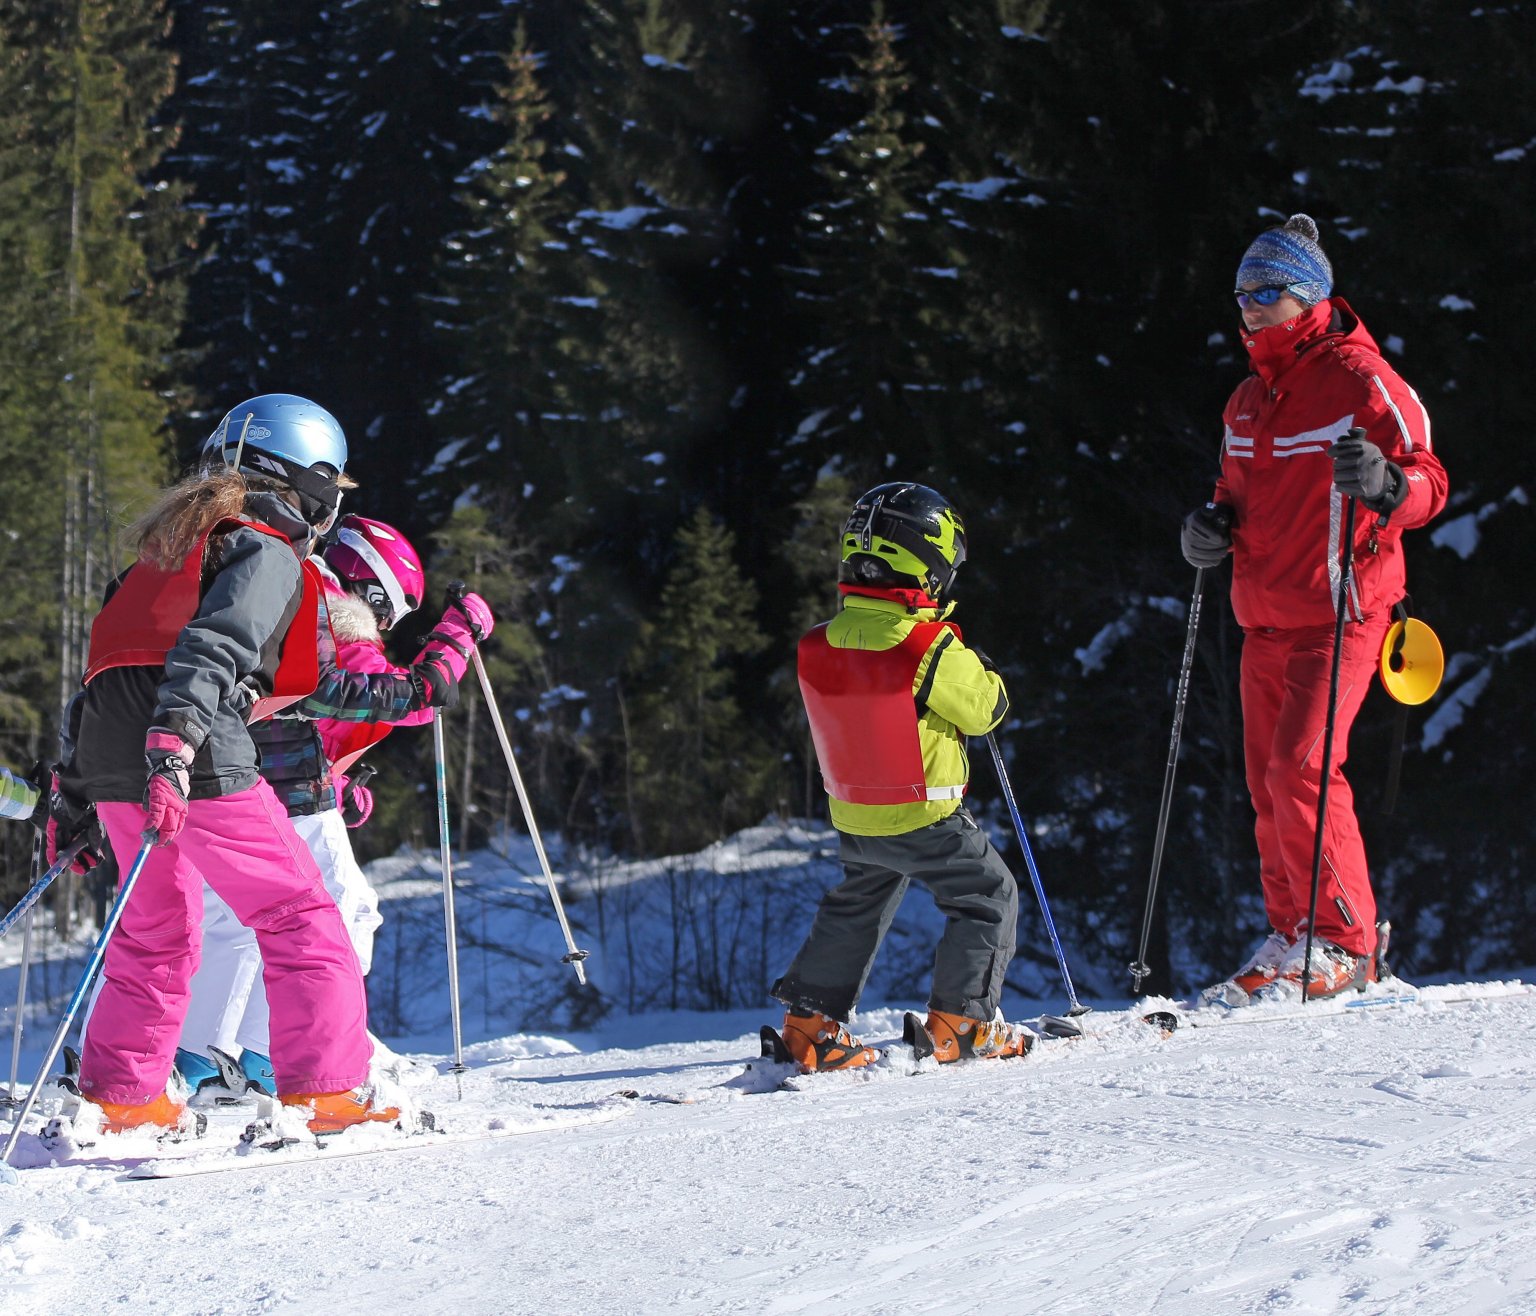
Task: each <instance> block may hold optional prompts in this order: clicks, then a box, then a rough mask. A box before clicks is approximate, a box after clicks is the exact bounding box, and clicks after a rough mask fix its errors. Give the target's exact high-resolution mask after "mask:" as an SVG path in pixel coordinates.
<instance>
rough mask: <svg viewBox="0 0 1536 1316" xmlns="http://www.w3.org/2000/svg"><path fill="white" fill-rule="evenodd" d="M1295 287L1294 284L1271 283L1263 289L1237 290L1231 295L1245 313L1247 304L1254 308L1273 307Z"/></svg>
mask: <svg viewBox="0 0 1536 1316" xmlns="http://www.w3.org/2000/svg"><path fill="white" fill-rule="evenodd" d="M1295 286H1296V285H1295V284H1294V283H1271V284H1269V285H1268V286H1267V287H1263V288H1237V289H1234V290H1233V293H1232V295H1233V296H1234V297H1236V298H1237V304H1238V305H1239V306H1240V307H1242V309H1243V310H1245V311H1246V310H1247V309H1248V303H1249V302H1252V303H1253V304H1254V305H1255V306H1273V305H1274V304H1275V303H1276V302H1278V301H1279V300H1280V298H1281V297H1282V296H1283V295H1284V294H1285V293H1288V292H1290V290H1291V289H1292V288H1294V287H1295Z"/></svg>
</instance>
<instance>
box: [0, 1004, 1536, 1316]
mask: <svg viewBox="0 0 1536 1316" xmlns="http://www.w3.org/2000/svg"><path fill="white" fill-rule="evenodd" d="M1431 997H1433V993H1431ZM1039 1005H1044V1006H1046V1007H1047V1008H1058V1009H1059V1008H1060V1002H1043V1003H1038V1004H1037V1007H1036V1008H1039ZM900 1018H901V1017H900V1011H899V1009H897V1008H894V1007H892V1008H878V1009H866V1010H865V1011H864V1012H863V1014H862V1016H861V1017H860V1019H859V1020H858V1023H859V1026H860V1028H861V1030H862V1032H863V1034H864V1036H865V1037H866V1039H869V1040H875V1041H881V1042H885V1043H888V1044H891V1045H892V1047H893V1050H892V1052H891V1054H890V1058H889V1059H888V1061H887V1062H886V1063H885V1064H884V1065H883V1066H881V1067H880V1068H878V1069H876V1070H875V1071H873V1072H869V1073H865V1074H850V1075H822V1076H817V1077H812V1078H806V1079H798V1080H795V1082H796V1083H797V1084H798V1090H791V1091H785V1090H779V1089H777V1088H772V1087H771V1084H772V1082H773V1080H774V1079H775V1078H777V1077H780V1076H781V1071H779V1070H777V1069H768V1070H764V1069H763V1067H762V1066H761V1065H759V1066H757V1067H755V1068H754V1070H752V1071H745V1070H744V1066H745V1063H746V1062H747V1061H749V1060H750V1059H751V1058H752V1057H753V1056H754V1055H755V1053H756V1051H757V1037H756V1030H757V1027H758V1025H759V1024H760V1023H762V1022H765V1021H770V1020H771V1019H772V1016H771V1015H770V1014H769V1013H768V1011H766V1010H765V1011H763V1012H761V1013H738V1014H708V1015H706V1014H653V1015H648V1016H643V1017H636V1018H621V1019H617V1020H614V1021H613V1022H612V1023H611V1024H609V1025H607V1026H606V1027H604V1028H603V1029H602V1030H600V1031H598V1032H596V1033H592V1034H586V1035H576V1034H572V1035H570V1036H566V1037H544V1036H532V1035H518V1036H509V1037H505V1038H500V1039H496V1040H491V1041H482V1042H478V1043H476V1044H474V1045H473V1046H471V1047H469V1048H468V1049H467V1051H466V1061H467V1064H468V1072H467V1073H466V1074H464V1075H463V1076H462V1091H463V1095H462V1097H460V1096H459V1093H458V1082H459V1080H458V1079H456V1078H455V1077H454V1076H453V1075H451V1074H448V1073H447V1072H446V1070H447V1068H448V1061H447V1059H446V1058H445V1057H444V1056H442V1055H426V1054H419V1055H417V1056H416V1057H415V1058H416V1059H417V1060H418V1061H419V1062H420V1063H421V1064H422V1066H423V1067H424V1068H423V1070H421V1071H418V1072H416V1073H414V1074H408V1075H407V1076H406V1077H407V1079H412V1078H414V1079H415V1080H417V1081H416V1082H414V1083H408V1084H407V1087H406V1090H407V1092H408V1094H409V1095H410V1096H411V1097H412V1098H414V1099H415V1100H416V1101H417V1102H419V1103H420V1104H422V1105H424V1106H429V1107H430V1108H431V1109H432V1110H433V1111H434V1112H435V1113H436V1115H437V1119H438V1122H439V1124H440V1125H441V1126H442V1127H443V1128H445V1129H447V1130H450V1131H452V1130H458V1131H468V1130H471V1129H485V1128H488V1127H490V1126H492V1125H497V1126H499V1127H500V1128H501V1129H502V1130H503V1131H505V1130H509V1129H513V1128H527V1129H530V1130H534V1131H531V1132H527V1133H526V1134H524V1135H520V1136H505V1137H500V1138H497V1139H492V1140H486V1141H477V1142H464V1143H454V1144H451V1145H444V1146H441V1147H437V1148H431V1149H422V1150H410V1151H400V1152H393V1153H388V1154H380V1155H375V1156H363V1157H358V1158H353V1159H335V1160H332V1161H331V1162H330V1163H323V1162H322V1163H308V1164H298V1165H271V1166H266V1167H263V1168H258V1169H253V1170H242V1171H239V1172H235V1173H226V1174H212V1175H207V1176H203V1177H197V1178H183V1179H169V1180H150V1181H136V1180H132V1179H129V1178H126V1177H125V1175H126V1173H127V1170H128V1168H129V1167H131V1166H132V1165H133V1164H136V1163H138V1162H140V1161H142V1160H144V1159H148V1158H152V1157H153V1156H154V1155H155V1154H156V1149H154V1148H145V1147H142V1146H138V1147H134V1146H133V1145H132V1144H130V1143H129V1142H128V1141H126V1140H118V1142H119V1144H120V1145H119V1147H118V1148H117V1149H116V1150H115V1151H113V1152H111V1155H113V1156H114V1157H115V1162H114V1163H113V1164H109V1165H89V1166H81V1165H70V1164H66V1165H59V1166H57V1167H49V1166H46V1165H33V1166H30V1167H29V1168H24V1169H23V1170H22V1171H21V1175H20V1178H21V1183H20V1185H19V1186H17V1187H10V1188H4V1189H0V1194H3V1196H0V1309H3V1310H4V1311H5V1312H6V1313H7V1314H8V1316H29V1314H31V1313H39V1314H43V1313H46V1314H47V1316H53V1314H54V1313H57V1312H64V1311H90V1312H102V1311H104V1310H131V1311H135V1312H145V1313H157V1314H165V1316H171V1314H174V1313H244V1312H316V1311H321V1312H327V1313H347V1312H370V1313H377V1312H390V1311H411V1312H423V1313H436V1312H445V1313H447V1312H453V1313H463V1312H530V1313H542V1312H562V1313H564V1312H583V1313H594V1312H625V1313H629V1312H668V1313H676V1314H682V1313H705V1312H753V1313H758V1312H762V1313H833V1312H839V1313H840V1312H890V1313H896V1312H902V1313H908V1312H929V1313H961V1312H966V1313H971V1312H999V1313H1002V1312H1052V1313H1055V1312H1062V1313H1067V1312H1072V1313H1076V1312H1082V1313H1108V1312H1115V1313H1140V1312H1146V1313H1179V1314H1181V1316H1183V1314H1186V1313H1202V1312H1213V1313H1217V1312H1220V1313H1226V1312H1271V1311H1273V1312H1281V1311H1283V1312H1288V1313H1301V1312H1324V1313H1332V1312H1360V1313H1366V1312H1389V1311H1391V1312H1413V1313H1415V1314H1416V1316H1429V1314H1430V1313H1439V1312H1444V1313H1453V1312H1454V1313H1472V1312H1521V1311H1531V1310H1536V1252H1533V1251H1532V1249H1531V1246H1530V1241H1531V1238H1532V1237H1533V1236H1536V1188H1533V1185H1536V1120H1533V1118H1532V1116H1533V1112H1536V997H1530V996H1500V995H1496V994H1489V995H1487V996H1484V997H1480V998H1477V999H1473V1000H1470V1001H1461V1002H1457V1003H1455V1004H1444V1003H1440V1002H1438V1001H1436V1000H1434V999H1427V1000H1426V1001H1425V1002H1424V1003H1421V1004H1414V1005H1408V1006H1403V1007H1401V1008H1397V1009H1392V1010H1386V1011H1373V1012H1368V1013H1367V1012H1361V1013H1358V1014H1352V1015H1321V1016H1318V1017H1315V1018H1309V1019H1307V1020H1305V1021H1302V1022H1274V1023H1264V1024H1261V1025H1258V1026H1255V1027H1242V1028H1239V1027H1227V1026H1221V1027H1213V1028H1201V1029H1193V1028H1181V1029H1179V1030H1178V1031H1176V1032H1175V1033H1173V1034H1172V1035H1171V1036H1166V1037H1165V1036H1163V1035H1162V1034H1161V1033H1160V1032H1159V1031H1158V1030H1157V1029H1155V1028H1152V1027H1149V1026H1148V1025H1146V1024H1143V1023H1140V1022H1137V1021H1135V1020H1134V1019H1133V1018H1132V1017H1131V1016H1130V1015H1128V1014H1126V1013H1115V1012H1112V1011H1110V1010H1108V1009H1107V1008H1101V1009H1099V1010H1098V1011H1096V1013H1095V1014H1093V1015H1090V1016H1089V1017H1088V1019H1087V1022H1088V1023H1089V1024H1090V1025H1092V1026H1094V1027H1095V1029H1096V1030H1097V1031H1098V1033H1099V1035H1097V1036H1090V1037H1087V1038H1084V1039H1081V1040H1074V1041H1067V1040H1043V1041H1041V1042H1040V1043H1039V1044H1038V1046H1037V1047H1036V1051H1035V1054H1033V1055H1031V1056H1030V1057H1028V1058H1025V1059H1022V1060H1013V1061H990V1062H976V1063H972V1064H969V1065H962V1066H954V1067H949V1068H945V1069H938V1068H934V1067H932V1062H931V1061H930V1062H926V1065H927V1067H923V1066H914V1064H913V1062H912V1061H911V1059H910V1053H909V1052H905V1051H904V1049H903V1048H901V1047H900V1046H899V1044H898V1041H897V1039H898V1038H899V1035H900V1026H901V1024H900ZM914 1070H915V1072H913V1071H914ZM763 1087H768V1088H769V1090H767V1091H758V1090H754V1089H756V1088H763ZM623 1092H633V1093H637V1094H638V1095H637V1096H633V1097H627V1096H622V1095H619V1094H620V1093H623ZM661 1098H665V1099H666V1100H660V1099H661ZM47 1103H48V1104H49V1105H56V1104H57V1103H56V1100H55V1098H53V1097H52V1096H50V1097H49V1098H48V1099H47ZM683 1103H686V1104H683ZM235 1118H238V1117H235ZM557 1120H558V1121H561V1122H563V1124H564V1127H560V1128H553V1127H549V1126H550V1124H551V1122H553V1121H557ZM581 1120H590V1121H592V1122H590V1123H580V1122H573V1121H581ZM347 1136H351V1135H347ZM36 1147H37V1144H36V1143H35V1140H33V1139H31V1138H30V1137H28V1138H26V1139H24V1140H23V1146H22V1148H19V1149H18V1152H21V1151H23V1150H24V1149H27V1148H33V1149H35V1148H36ZM106 1151H107V1149H106V1146H105V1144H98V1146H97V1147H96V1148H94V1149H92V1153H96V1154H106ZM92 1153H87V1154H92ZM199 1154H205V1153H199ZM18 1159H19V1160H28V1159H30V1156H20V1155H19V1156H18Z"/></svg>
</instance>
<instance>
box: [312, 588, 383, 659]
mask: <svg viewBox="0 0 1536 1316" xmlns="http://www.w3.org/2000/svg"><path fill="white" fill-rule="evenodd" d="M325 605H326V607H327V608H329V609H330V613H331V634H332V635H334V636H335V637H336V640H337V642H338V643H339V644H377V645H379V646H381V647H382V645H383V643H384V637H383V635H382V634H381V633H380V631H379V623H378V620H377V618H375V617H374V615H373V609H372V608H370V607H369V606H368V605H367V604H366V603H364V602H363V600H362V599H360V598H358V597H357V595H356V594H353V593H351V592H350V591H348V590H342V592H341V593H339V594H338V593H336V592H334V591H327V592H326V596H325Z"/></svg>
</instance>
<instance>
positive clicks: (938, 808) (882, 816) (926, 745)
mask: <svg viewBox="0 0 1536 1316" xmlns="http://www.w3.org/2000/svg"><path fill="white" fill-rule="evenodd" d="M948 611H949V609H942V610H941V609H939V608H937V607H934V608H920V609H919V610H918V611H917V612H912V611H910V610H909V609H908V608H907V605H906V604H905V603H898V602H895V601H893V600H887V599H877V598H869V597H867V596H865V595H862V594H849V595H847V596H846V597H845V598H844V599H843V610H842V611H841V612H840V613H838V614H837V616H836V617H834V618H833V619H832V620H831V621H830V622H829V623H828V624H827V642H828V643H829V644H831V645H832V646H833V647H834V648H837V649H867V650H871V651H874V652H881V651H883V650H886V649H893V648H895V647H896V646H897V645H898V644H900V643H901V642H902V640H904V639H905V638H906V637H907V635H908V634H909V633H910V632H911V630H912V628H913V627H914V626H916V625H917V624H918V623H919V622H927V621H938V620H940V619H941V614H942V613H946V612H948ZM930 668H931V669H932V673H933V676H932V680H931V681H930V680H929V669H930ZM920 690H922V691H924V692H925V693H924V705H925V706H924V707H922V708H920V709H919V710H918V719H917V735H918V741H919V744H920V746H921V748H922V753H923V777H924V780H925V781H926V782H927V783H928V785H930V786H963V785H965V783H966V782H967V781H969V780H970V775H971V773H970V763H969V762H968V760H967V758H966V753H965V744H964V742H963V741H962V740H961V737H962V736H982V735H985V734H986V733H987V732H988V731H991V730H992V728H993V727H995V726H996V725H997V724H998V723H999V722H1001V721H1002V720H1003V718H1004V716H1005V715H1006V714H1007V712H1008V692H1007V690H1006V689H1005V688H1004V686H1003V678H1002V677H1001V676H999V675H998V674H997V673H996V672H989V671H988V670H987V669H986V668H984V667H983V666H982V665H981V660H980V659H979V658H977V656H976V654H975V653H974V652H973V651H972V650H970V649H967V648H966V647H965V645H964V644H962V643H961V642H960V640H959V639H958V638H957V637H956V636H955V635H954V634H953V632H950V631H945V632H944V633H943V634H942V635H940V636H939V637H938V638H936V639H935V640H934V642H933V643H932V644H931V645H930V646H929V647H928V651H927V652H926V653H925V654H924V655H923V657H922V660H921V661H920V662H919V663H918V665H917V674H916V675H915V676H914V677H913V679H912V693H913V695H914V696H915V695H916V694H917V693H918V691H920ZM827 803H828V805H829V806H830V808H831V811H832V825H833V826H834V827H836V828H837V830H838V831H840V832H849V833H851V834H852V835H854V836H899V835H901V834H902V833H903V832H914V831H916V830H917V829H918V828H920V827H927V826H930V825H931V824H933V823H936V822H939V821H940V820H942V819H944V818H947V817H949V815H950V814H952V813H953V812H954V811H955V810H956V809H958V808H959V807H960V805H961V801H960V800H958V799H953V800H917V801H914V802H912V803H910V804H849V803H848V802H846V801H844V800H836V799H831V798H830V797H829V798H828V801H827Z"/></svg>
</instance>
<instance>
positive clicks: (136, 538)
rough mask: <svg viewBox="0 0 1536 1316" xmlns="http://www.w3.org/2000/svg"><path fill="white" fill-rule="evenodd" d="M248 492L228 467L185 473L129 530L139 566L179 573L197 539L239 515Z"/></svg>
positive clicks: (128, 536)
mask: <svg viewBox="0 0 1536 1316" xmlns="http://www.w3.org/2000/svg"><path fill="white" fill-rule="evenodd" d="M248 492H249V486H248V485H247V484H246V481H245V477H244V476H243V475H241V474H240V472H239V471H233V470H230V469H228V468H227V467H221V468H219V469H217V470H211V471H199V472H197V473H196V474H195V475H189V476H188V477H187V478H186V479H185V480H182V481H181V482H180V483H179V484H173V485H172V486H171V487H170V488H169V489H167V490H166V491H165V492H164V493H163V494H161V495H160V497H159V498H158V499H156V500H155V503H154V506H152V507H151V508H150V509H149V510H148V511H147V512H145V513H144V515H143V516H141V517H140V518H139V519H138V520H137V521H135V522H134V523H133V524H132V525H131V526H129V528H128V534H127V539H128V542H129V543H130V544H131V545H132V546H133V547H134V549H135V550H136V551H137V553H138V555H139V560H140V561H141V562H144V563H147V564H148V565H149V566H152V567H158V568H159V569H160V570H161V571H179V570H180V569H181V566H182V564H183V563H184V562H185V561H186V560H187V554H188V553H190V552H191V551H192V548H193V546H194V545H195V544H196V543H197V542H198V540H200V539H202V538H203V537H204V536H205V535H206V534H207V533H208V531H209V530H211V529H212V528H213V527H214V526H215V525H217V524H218V523H219V522H220V521H225V520H228V519H229V518H230V517H233V516H239V515H240V513H241V512H242V511H243V510H244V508H245V497H246V494H247V493H248Z"/></svg>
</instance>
